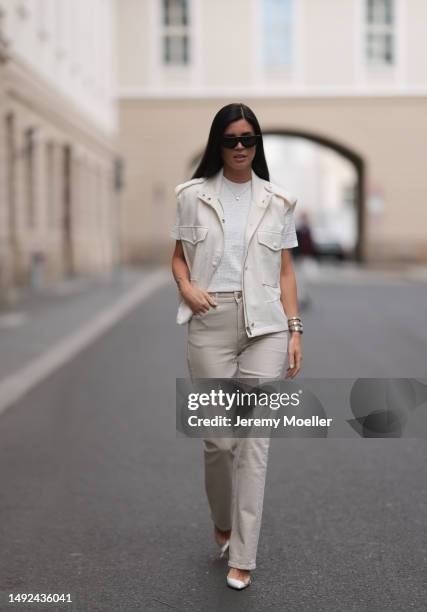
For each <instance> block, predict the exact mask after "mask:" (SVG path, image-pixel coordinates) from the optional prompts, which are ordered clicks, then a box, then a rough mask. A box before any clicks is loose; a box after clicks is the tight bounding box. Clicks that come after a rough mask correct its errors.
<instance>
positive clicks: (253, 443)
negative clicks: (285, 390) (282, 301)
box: [187, 291, 289, 570]
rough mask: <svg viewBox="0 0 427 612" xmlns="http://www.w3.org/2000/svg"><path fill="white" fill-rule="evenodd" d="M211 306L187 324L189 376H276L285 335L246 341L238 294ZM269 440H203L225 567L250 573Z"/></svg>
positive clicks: (284, 353) (280, 372)
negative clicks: (227, 535)
mask: <svg viewBox="0 0 427 612" xmlns="http://www.w3.org/2000/svg"><path fill="white" fill-rule="evenodd" d="M211 295H212V296H213V297H214V298H216V299H215V301H216V302H217V306H216V308H215V307H211V308H210V309H209V311H208V312H206V313H202V314H200V315H193V317H192V318H191V319H190V321H189V322H188V324H187V325H188V341H187V362H188V369H189V373H190V377H191V379H192V380H193V379H195V378H234V377H236V376H237V377H240V378H282V377H283V375H284V368H285V362H286V356H287V348H288V334H289V332H288V331H280V332H272V333H269V334H264V335H262V336H256V337H254V338H249V337H248V336H247V334H246V331H245V321H244V313H243V301H242V294H241V292H240V291H234V292H229V293H227V294H226V293H211ZM269 443H270V438H250V437H247V438H231V437H230V438H205V439H204V440H203V447H204V461H205V488H206V493H207V497H208V502H209V506H210V509H211V517H212V520H213V521H214V523H215V525H216V526H217V527H218V528H219V529H221V530H223V531H226V530H228V529H231V539H230V549H229V561H228V565H229V566H230V567H237V568H240V569H248V570H250V569H255V567H256V553H257V548H258V540H259V533H260V528H261V517H262V508H263V501H264V487H265V477H266V471H267V462H268V451H269Z"/></svg>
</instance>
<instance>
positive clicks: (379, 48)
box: [365, 0, 395, 66]
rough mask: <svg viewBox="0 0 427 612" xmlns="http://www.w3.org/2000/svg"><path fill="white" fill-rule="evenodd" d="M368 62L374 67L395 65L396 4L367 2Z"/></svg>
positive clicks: (386, 0)
mask: <svg viewBox="0 0 427 612" xmlns="http://www.w3.org/2000/svg"><path fill="white" fill-rule="evenodd" d="M365 1H366V5H365V9H366V60H367V62H368V64H369V65H372V66H392V65H393V64H394V63H395V27H394V24H395V2H394V0H365Z"/></svg>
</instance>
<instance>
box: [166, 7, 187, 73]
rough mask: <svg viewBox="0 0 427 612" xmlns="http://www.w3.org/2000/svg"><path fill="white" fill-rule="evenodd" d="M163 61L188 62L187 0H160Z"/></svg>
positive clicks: (169, 62) (177, 64)
mask: <svg viewBox="0 0 427 612" xmlns="http://www.w3.org/2000/svg"><path fill="white" fill-rule="evenodd" d="M162 28H163V34H162V48H163V63H164V64H166V65H176V66H185V65H187V64H189V63H190V30H189V28H190V19H189V1H188V0H162Z"/></svg>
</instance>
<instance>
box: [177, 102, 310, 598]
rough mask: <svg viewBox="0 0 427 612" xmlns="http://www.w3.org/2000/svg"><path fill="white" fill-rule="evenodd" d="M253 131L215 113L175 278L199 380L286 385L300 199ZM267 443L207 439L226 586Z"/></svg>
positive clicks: (293, 359) (233, 574) (246, 123)
mask: <svg viewBox="0 0 427 612" xmlns="http://www.w3.org/2000/svg"><path fill="white" fill-rule="evenodd" d="M269 178H270V177H269V171H268V167H267V162H266V159H265V155H264V147H263V140H262V133H261V128H260V125H259V123H258V120H257V118H256V116H255V114H254V113H253V111H252V110H251V109H250V108H249V107H248V106H246V105H245V104H240V103H234V104H228V105H226V106H224V107H223V108H221V109H220V110H219V111H218V112H217V114H216V115H215V117H214V119H213V122H212V125H211V128H210V133H209V138H208V142H207V145H206V149H205V152H204V155H203V157H202V160H201V162H200V164H199V166H198V168H197V169H196V171H195V173H194V175H193V177H192V179H191V180H190V181H187V182H186V183H182V184H180V185H178V186H177V187H176V188H175V193H176V196H177V214H176V222H175V226H174V227H173V229H172V230H171V237H173V238H175V239H176V241H177V242H176V246H175V251H174V254H173V258H172V272H173V276H174V278H175V281H176V283H177V285H178V289H179V296H180V303H179V307H178V313H177V319H176V320H177V323H178V324H187V326H188V337H187V363H188V369H189V373H190V376H191V378H192V379H195V378H234V377H239V378H245V377H246V378H258V377H263V378H276V379H277V378H282V377H283V374H284V370H285V365H286V357H288V362H289V363H288V367H287V371H286V375H285V378H294V377H295V376H296V375H297V374H298V372H299V371H300V369H301V361H302V349H301V334H302V331H303V327H302V322H301V319H300V317H299V315H298V300H297V286H296V280H295V274H294V271H293V267H292V258H291V251H290V250H289V249H291V248H293V247H295V246H297V245H298V242H297V238H296V233H295V223H294V217H293V210H294V207H295V204H296V199H295V198H293V197H292V196H291V195H290V194H288V193H287V192H286V191H285V190H284V189H283V188H282V187H279V186H278V185H275V184H273V183H271V182H270V180H269ZM269 442H270V438H269V437H265V438H250V437H247V438H219V437H218V438H206V439H204V440H203V450H204V465H205V488H206V493H207V498H208V502H209V506H210V511H211V517H212V520H213V524H214V537H215V540H216V542H217V544H218V545H219V547H220V556H221V557H222V556H223V555H224V554H225V552H226V551H227V550H228V554H229V559H228V565H229V568H230V569H229V572H228V575H227V584H228V586H230V587H232V588H236V589H243V588H245V587H246V586H248V585H249V584H250V583H251V575H250V572H251V570H253V569H255V567H256V553H257V547H258V541H259V533H260V527H261V516H262V507H263V499H264V486H265V477H266V470H267V461H268V450H269Z"/></svg>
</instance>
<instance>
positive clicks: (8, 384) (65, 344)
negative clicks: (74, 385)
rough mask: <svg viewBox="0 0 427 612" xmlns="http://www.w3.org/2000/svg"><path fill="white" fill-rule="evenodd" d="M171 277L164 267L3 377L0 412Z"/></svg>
mask: <svg viewBox="0 0 427 612" xmlns="http://www.w3.org/2000/svg"><path fill="white" fill-rule="evenodd" d="M170 281H171V272H170V271H169V270H168V269H165V268H161V269H160V270H157V271H155V272H153V273H152V274H151V275H150V276H149V277H148V278H146V279H144V280H143V281H141V282H140V283H139V284H138V285H137V286H136V287H134V288H133V289H131V290H130V291H128V293H127V294H125V295H124V296H123V297H122V298H121V299H120V300H118V302H117V303H115V304H113V305H112V306H109V307H108V308H106V309H105V310H104V311H103V312H101V313H100V314H98V315H96V316H95V317H94V318H93V319H92V320H91V321H89V322H88V323H86V324H85V325H83V327H81V328H79V329H78V330H77V331H76V332H73V333H72V334H70V335H69V336H67V337H65V338H63V339H62V340H60V341H59V342H58V343H57V344H56V345H55V346H53V347H52V348H50V349H47V351H46V352H45V353H43V354H42V355H40V357H38V358H37V359H33V360H32V361H30V362H29V363H28V364H27V365H26V366H24V367H23V368H22V369H21V370H19V371H17V372H16V373H15V374H12V375H10V376H7V377H6V378H4V379H3V380H1V381H0V414H1V413H2V412H4V411H5V410H6V409H7V408H8V407H9V406H10V405H11V404H13V403H15V402H16V401H17V400H19V399H20V398H22V397H23V396H24V395H25V394H26V393H28V391H30V389H32V387H34V386H35V385H37V384H38V383H39V382H41V381H42V380H43V379H45V378H46V377H47V376H49V375H50V374H51V373H52V372H54V371H55V370H57V369H58V368H60V367H62V366H63V365H64V364H65V363H67V361H69V360H70V359H72V358H73V357H75V356H76V355H77V354H78V353H79V352H80V351H82V350H83V349H85V348H86V347H87V346H89V345H90V344H91V343H92V342H94V341H95V340H96V339H97V338H99V337H100V336H102V334H103V333H104V332H105V331H106V330H108V329H110V328H111V327H113V326H114V325H115V324H116V323H117V322H118V321H120V319H122V318H123V317H124V316H126V315H127V314H128V313H129V312H130V311H131V310H133V309H134V308H135V307H136V306H137V305H138V304H139V303H140V302H143V301H144V300H145V299H146V298H148V297H149V296H150V295H151V294H152V293H153V292H154V291H156V289H158V288H160V287H162V286H163V285H166V284H167V283H169V282H170Z"/></svg>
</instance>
